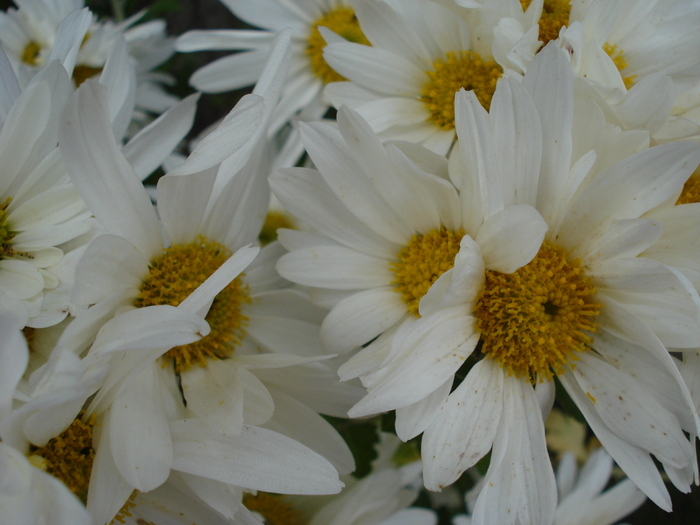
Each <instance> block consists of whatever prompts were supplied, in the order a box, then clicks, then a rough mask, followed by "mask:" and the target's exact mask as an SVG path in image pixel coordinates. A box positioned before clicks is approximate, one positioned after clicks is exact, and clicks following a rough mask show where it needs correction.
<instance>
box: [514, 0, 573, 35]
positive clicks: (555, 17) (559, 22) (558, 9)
mask: <svg viewBox="0 0 700 525" xmlns="http://www.w3.org/2000/svg"><path fill="white" fill-rule="evenodd" d="M531 3H532V0H520V4H521V5H522V6H523V11H525V10H526V9H527V8H528V6H529V5H530V4H531ZM570 13H571V2H570V1H568V0H544V4H543V6H542V15H540V19H539V21H538V25H539V26H540V33H539V40H541V41H542V45H543V46H545V45H547V42H549V41H550V40H556V39H557V38H559V30H560V29H561V28H562V27H564V26H565V25H567V24H568V23H569V14H570Z"/></svg>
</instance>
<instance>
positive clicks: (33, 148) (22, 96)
mask: <svg viewBox="0 0 700 525" xmlns="http://www.w3.org/2000/svg"><path fill="white" fill-rule="evenodd" d="M0 75H1V76H2V78H3V83H2V89H1V90H0V107H1V108H2V111H0V163H2V166H3V169H2V174H1V176H0V232H1V233H0V235H2V255H1V256H0V309H1V310H8V311H13V312H14V313H15V314H17V315H19V316H20V318H21V319H22V320H23V323H24V324H25V325H28V326H32V327H44V326H50V325H52V324H56V323H58V322H60V321H61V320H62V319H63V318H64V317H65V316H66V311H65V310H63V309H62V307H63V304H61V299H60V298H59V299H56V301H55V302H52V301H53V299H47V297H49V296H50V295H51V294H52V292H56V291H59V290H58V289H59V288H60V287H61V285H62V280H61V278H60V277H62V275H61V268H62V264H63V263H64V262H65V261H64V251H63V250H62V249H61V248H60V247H62V246H63V245H64V244H66V243H67V242H68V241H71V240H72V239H76V238H77V237H79V236H81V235H82V234H84V233H86V232H87V231H88V230H89V229H90V223H89V221H88V219H89V217H90V213H89V211H88V210H87V207H86V206H85V204H84V203H83V201H82V200H81V198H80V196H79V195H78V193H77V192H76V191H75V189H74V188H73V185H72V184H71V182H70V180H69V179H68V175H67V174H66V171H65V168H64V165H63V161H62V159H61V155H60V152H59V150H58V148H57V122H56V115H57V114H58V113H59V112H60V111H61V110H62V108H63V103H64V102H65V94H66V92H65V89H64V88H65V87H66V85H67V83H68V77H67V75H66V72H65V70H64V69H63V68H62V67H61V65H60V64H59V63H58V62H54V63H53V64H51V65H50V66H49V67H48V68H47V69H46V71H45V74H44V75H42V76H41V77H37V78H36V81H35V82H33V83H32V84H31V85H30V86H28V87H27V88H26V89H25V90H24V91H23V92H21V91H20V88H19V85H18V83H17V79H16V78H15V76H14V73H13V72H12V68H11V67H10V65H9V63H8V62H7V59H6V58H5V56H4V54H2V52H1V51H0Z"/></svg>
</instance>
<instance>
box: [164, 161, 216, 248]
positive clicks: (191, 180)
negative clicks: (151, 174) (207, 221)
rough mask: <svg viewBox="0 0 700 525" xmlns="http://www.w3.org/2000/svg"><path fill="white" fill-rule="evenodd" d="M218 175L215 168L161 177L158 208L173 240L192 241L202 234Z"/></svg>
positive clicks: (176, 241)
mask: <svg viewBox="0 0 700 525" xmlns="http://www.w3.org/2000/svg"><path fill="white" fill-rule="evenodd" d="M215 178H216V172H215V170H213V169H210V170H205V171H202V172H199V173H192V174H189V175H165V176H164V177H161V178H160V179H158V190H157V192H158V193H157V196H158V211H159V212H160V218H161V220H162V221H163V225H164V226H165V230H166V231H167V232H168V237H169V239H170V242H171V243H173V244H181V243H186V242H191V241H192V240H193V239H195V238H196V237H197V235H198V234H201V228H202V221H203V219H204V213H205V211H206V209H207V205H208V204H209V200H210V199H211V196H212V188H213V187H214V179H215Z"/></svg>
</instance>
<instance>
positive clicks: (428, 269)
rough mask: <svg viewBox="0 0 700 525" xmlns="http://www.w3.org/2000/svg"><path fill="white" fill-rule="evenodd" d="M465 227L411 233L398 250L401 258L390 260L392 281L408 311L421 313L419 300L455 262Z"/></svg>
mask: <svg viewBox="0 0 700 525" xmlns="http://www.w3.org/2000/svg"><path fill="white" fill-rule="evenodd" d="M462 237H464V231H463V230H459V231H456V232H454V231H450V230H447V229H445V228H440V229H435V230H431V231H430V232H428V233H426V234H417V235H414V236H413V237H411V240H410V241H409V242H408V244H407V245H406V246H405V247H404V248H403V249H402V250H401V251H400V252H399V255H398V259H399V260H398V262H393V263H390V265H389V267H390V269H391V270H392V272H394V275H395V279H394V280H393V281H392V282H391V284H393V285H394V287H395V289H396V291H398V292H401V294H402V295H403V298H404V301H405V302H406V306H407V308H408V311H409V312H411V313H413V314H415V315H418V303H420V300H421V298H422V297H423V296H424V295H425V294H426V293H427V292H428V289H429V288H430V286H431V285H432V284H433V283H434V282H435V281H437V280H438V278H439V277H440V276H441V275H442V274H443V273H445V272H446V271H447V270H449V269H451V268H452V267H453V266H454V262H455V256H456V255H457V253H458V252H459V243H460V241H461V240H462Z"/></svg>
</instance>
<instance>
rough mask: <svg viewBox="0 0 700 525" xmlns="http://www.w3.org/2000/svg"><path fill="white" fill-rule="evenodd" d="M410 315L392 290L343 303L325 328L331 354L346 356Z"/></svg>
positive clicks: (358, 295) (378, 290) (323, 332)
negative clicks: (344, 354) (407, 314)
mask: <svg viewBox="0 0 700 525" xmlns="http://www.w3.org/2000/svg"><path fill="white" fill-rule="evenodd" d="M404 315H406V304H405V303H404V302H403V299H402V298H401V296H400V295H399V294H398V293H396V291H394V290H392V289H391V288H376V289H371V290H365V291H363V292H359V293H356V294H353V295H351V296H350V297H348V298H346V299H344V300H342V301H340V302H339V303H338V304H337V305H336V306H335V307H334V308H333V309H332V310H331V312H330V313H329V314H328V316H327V317H326V319H325V320H324V321H323V324H322V325H321V339H322V340H323V344H324V347H325V348H326V349H327V350H328V351H329V352H337V353H344V352H347V351H349V350H352V349H353V348H356V347H358V346H361V345H363V344H365V343H368V342H369V341H371V340H372V339H374V338H375V337H377V336H378V335H379V334H381V333H382V332H384V331H385V330H387V329H389V328H390V327H392V326H393V325H395V324H396V323H397V322H398V321H399V320H401V319H402V318H403V316H404Z"/></svg>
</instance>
